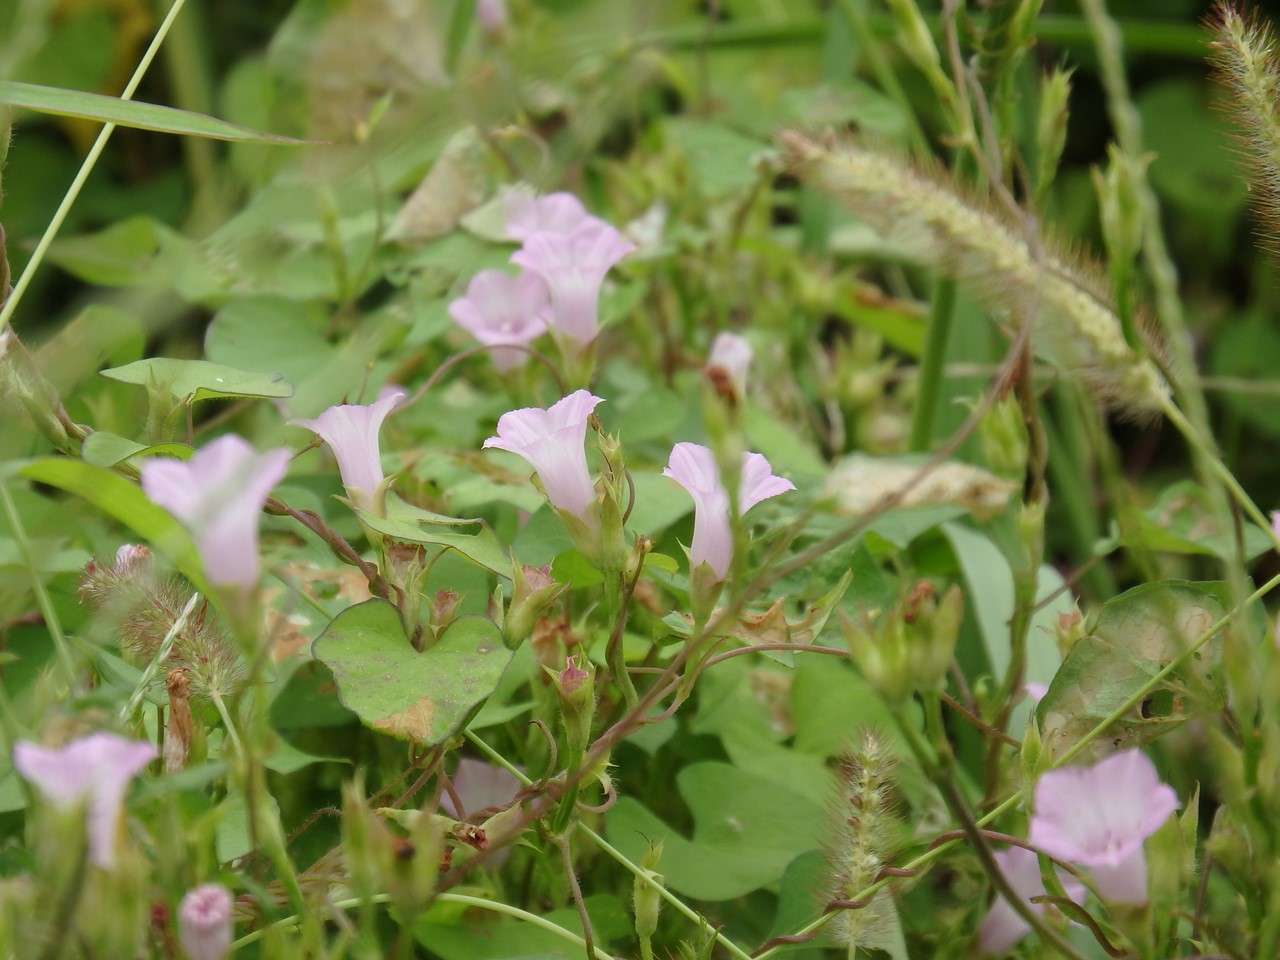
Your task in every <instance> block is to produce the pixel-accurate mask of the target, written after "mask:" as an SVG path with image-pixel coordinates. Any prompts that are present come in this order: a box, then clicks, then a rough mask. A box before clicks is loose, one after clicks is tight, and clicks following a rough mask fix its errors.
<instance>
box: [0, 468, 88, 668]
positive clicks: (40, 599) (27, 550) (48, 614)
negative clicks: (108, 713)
mask: <svg viewBox="0 0 1280 960" xmlns="http://www.w3.org/2000/svg"><path fill="white" fill-rule="evenodd" d="M0 500H2V501H3V502H4V512H5V515H6V516H7V517H8V518H9V528H10V529H11V530H12V531H13V541H14V543H15V544H17V547H18V554H19V555H20V556H21V557H22V563H23V566H25V567H26V568H27V572H28V573H29V574H30V575H31V590H32V592H33V593H35V595H36V606H37V607H38V608H39V610H40V616H41V617H43V618H44V625H45V629H46V630H48V631H49V636H50V637H51V638H52V639H53V648H54V651H55V653H56V654H57V657H58V663H59V665H60V666H61V667H62V672H63V673H65V674H66V680H67V683H68V685H74V684H75V682H76V661H75V657H74V656H73V655H72V653H71V647H70V645H69V644H68V643H67V635H66V634H65V633H64V632H63V630H62V621H61V620H59V619H58V612H57V611H56V610H54V609H53V601H52V599H50V597H49V591H48V590H46V589H45V586H44V580H42V579H41V577H40V571H39V570H37V569H36V562H35V554H34V553H33V552H32V549H31V540H30V539H29V538H28V537H27V530H26V527H24V526H23V525H22V517H21V516H20V515H19V513H18V508H17V506H15V504H14V502H13V496H12V495H11V494H10V493H9V486H8V484H5V483H0Z"/></svg>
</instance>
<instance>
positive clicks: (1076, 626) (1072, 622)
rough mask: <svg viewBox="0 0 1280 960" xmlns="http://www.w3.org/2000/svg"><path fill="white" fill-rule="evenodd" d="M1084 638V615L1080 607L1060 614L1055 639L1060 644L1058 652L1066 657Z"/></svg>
mask: <svg viewBox="0 0 1280 960" xmlns="http://www.w3.org/2000/svg"><path fill="white" fill-rule="evenodd" d="M1083 639H1084V615H1083V614H1081V613H1080V610H1079V608H1078V607H1077V608H1075V609H1073V610H1072V611H1071V612H1070V613H1060V614H1058V624H1057V628H1056V630H1055V631H1054V640H1055V641H1056V642H1057V644H1058V652H1059V653H1061V654H1062V656H1063V658H1064V659H1065V658H1066V656H1067V654H1068V653H1070V652H1071V648H1072V647H1074V646H1075V645H1076V644H1077V643H1078V642H1079V641H1081V640H1083Z"/></svg>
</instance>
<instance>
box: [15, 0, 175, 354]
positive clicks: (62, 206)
mask: <svg viewBox="0 0 1280 960" xmlns="http://www.w3.org/2000/svg"><path fill="white" fill-rule="evenodd" d="M185 3H186V0H173V6H171V7H170V8H169V12H168V14H167V15H166V16H165V18H164V20H163V21H162V22H161V23H160V26H159V28H158V29H157V30H156V33H155V36H154V37H152V38H151V43H150V45H148V47H147V49H146V51H145V52H144V53H143V54H142V59H141V60H139V61H138V66H137V67H136V68H135V69H134V71H133V76H131V77H130V78H129V82H128V83H127V84H125V88H124V91H123V92H122V93H121V94H120V99H121V100H131V99H133V95H134V93H135V92H137V89H138V85H139V84H141V83H142V78H143V77H144V76H146V73H147V70H148V69H149V68H150V66H151V61H153V60H154V59H155V58H156V54H158V53H159V52H160V47H161V46H162V45H163V44H164V38H165V36H166V35H167V34H168V33H169V28H170V27H172V26H173V21H174V20H175V19H177V16H178V13H179V12H180V11H181V10H182V7H183V5H184V4H185ZM115 129H116V125H115V124H114V123H106V124H103V126H102V130H101V131H100V132H99V133H98V138H97V139H96V140H94V141H93V146H92V147H90V148H89V152H88V153H87V154H85V158H84V162H83V163H81V164H80V169H79V171H77V173H76V176H75V179H74V180H72V181H71V186H70V187H68V188H67V192H66V194H64V195H63V197H62V202H61V203H59V204H58V209H57V210H55V211H54V214H53V218H52V219H51V220H50V221H49V225H48V226H47V227H45V231H44V235H43V236H41V237H40V242H39V243H37V244H36V248H35V250H34V251H33V252H32V254H31V259H30V260H28V261H27V265H26V266H25V267H24V268H23V270H22V276H20V277H18V282H17V283H15V284H14V285H13V292H12V293H11V294H9V299H8V300H6V301H5V302H4V305H3V306H2V307H0V331H4V330H6V329H7V328H8V326H9V324H10V323H11V322H12V320H13V315H14V312H15V311H17V309H18V303H19V302H20V301H21V300H22V295H23V294H24V293H26V291H27V287H29V286H30V285H31V280H32V278H33V277H34V276H35V273H36V270H38V269H39V267H40V264H41V263H43V262H44V258H45V254H47V253H48V252H49V247H50V246H51V245H52V244H53V241H54V238H55V237H56V236H57V235H58V231H59V230H61V229H62V224H63V221H65V220H66V219H67V214H68V213H70V212H71V207H72V206H73V205H74V204H75V202H76V199H77V198H78V197H79V196H80V191H81V189H83V187H84V185H85V181H87V180H88V179H89V174H91V173H92V172H93V168H94V167H95V166H96V165H97V163H98V158H99V157H100V156H101V155H102V151H103V149H104V148H105V147H106V145H107V141H108V140H110V139H111V134H112V133H114V132H115Z"/></svg>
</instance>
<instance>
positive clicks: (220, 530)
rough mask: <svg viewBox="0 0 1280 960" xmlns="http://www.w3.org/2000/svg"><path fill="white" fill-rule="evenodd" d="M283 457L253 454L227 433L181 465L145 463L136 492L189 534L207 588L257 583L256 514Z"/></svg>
mask: <svg viewBox="0 0 1280 960" xmlns="http://www.w3.org/2000/svg"><path fill="white" fill-rule="evenodd" d="M289 456H290V451H289V450H287V449H284V448H280V449H277V450H268V451H267V452H266V453H257V452H256V451H255V450H254V449H253V447H251V446H249V443H248V441H246V440H245V439H244V438H242V437H238V436H236V435H235V434H227V435H226V436H222V437H219V438H218V439H216V440H214V441H213V442H211V443H209V444H206V445H205V446H204V447H203V448H202V449H200V450H198V451H197V452H196V454H195V455H194V456H193V457H192V458H191V459H190V460H187V461H185V462H184V461H182V460H172V459H167V458H165V459H154V460H149V461H148V462H147V463H146V464H144V465H143V467H142V489H143V491H144V492H145V493H146V495H147V496H148V497H150V498H151V500H152V502H154V503H157V504H159V505H160V506H162V507H164V508H165V509H166V510H168V511H169V512H170V513H172V514H173V515H174V516H175V517H177V518H178V519H179V520H180V521H181V522H182V524H183V525H184V526H185V527H186V528H187V530H188V531H189V532H190V533H191V536H192V538H193V539H194V540H195V542H196V547H197V548H198V549H199V551H200V557H201V559H202V560H204V569H205V574H206V575H207V576H208V577H209V582H210V583H213V584H215V585H218V586H235V587H245V588H251V587H253V586H255V585H257V582H258V515H259V513H261V511H262V505H263V504H264V503H265V502H266V499H267V497H268V495H270V493H271V488H272V487H274V486H275V485H276V484H277V483H278V482H279V481H280V479H281V478H282V477H284V474H285V471H286V470H287V469H288V467H289Z"/></svg>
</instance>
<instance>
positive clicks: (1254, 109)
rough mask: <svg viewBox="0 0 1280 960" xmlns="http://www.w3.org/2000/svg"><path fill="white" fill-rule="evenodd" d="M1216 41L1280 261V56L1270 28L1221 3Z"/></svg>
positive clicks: (1218, 66)
mask: <svg viewBox="0 0 1280 960" xmlns="http://www.w3.org/2000/svg"><path fill="white" fill-rule="evenodd" d="M1210 25H1211V28H1212V29H1213V33H1214V37H1215V39H1214V41H1213V43H1212V44H1210V46H1211V47H1212V48H1213V53H1212V54H1211V55H1210V57H1209V62H1210V63H1211V64H1213V67H1214V77H1215V79H1217V80H1218V82H1219V83H1221V84H1222V85H1223V86H1225V87H1226V88H1227V90H1228V91H1229V92H1230V94H1231V96H1230V98H1229V100H1228V107H1229V109H1230V110H1231V112H1232V114H1233V115H1234V116H1235V119H1236V122H1237V123H1238V124H1239V125H1240V128H1241V131H1242V133H1241V135H1240V138H1239V139H1240V145H1241V148H1242V150H1241V152H1242V154H1243V156H1244V157H1245V159H1246V161H1247V163H1248V166H1249V182H1250V185H1251V186H1252V188H1253V191H1252V192H1253V195H1254V196H1255V197H1256V198H1257V203H1258V208H1259V210H1260V211H1261V213H1262V217H1263V220H1264V224H1265V227H1264V240H1265V242H1266V245H1267V246H1268V248H1270V250H1271V253H1272V254H1273V255H1275V256H1277V257H1280V56H1278V55H1277V53H1276V38H1275V34H1274V33H1273V32H1272V30H1271V26H1270V24H1268V23H1266V22H1265V21H1263V20H1261V19H1258V18H1256V17H1250V18H1248V19H1246V18H1245V17H1244V16H1242V15H1241V14H1240V11H1239V10H1237V9H1236V8H1235V7H1233V6H1232V5H1231V4H1229V3H1224V2H1219V4H1218V6H1217V7H1216V8H1215V10H1214V13H1213V15H1212V17H1211V20H1210Z"/></svg>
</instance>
